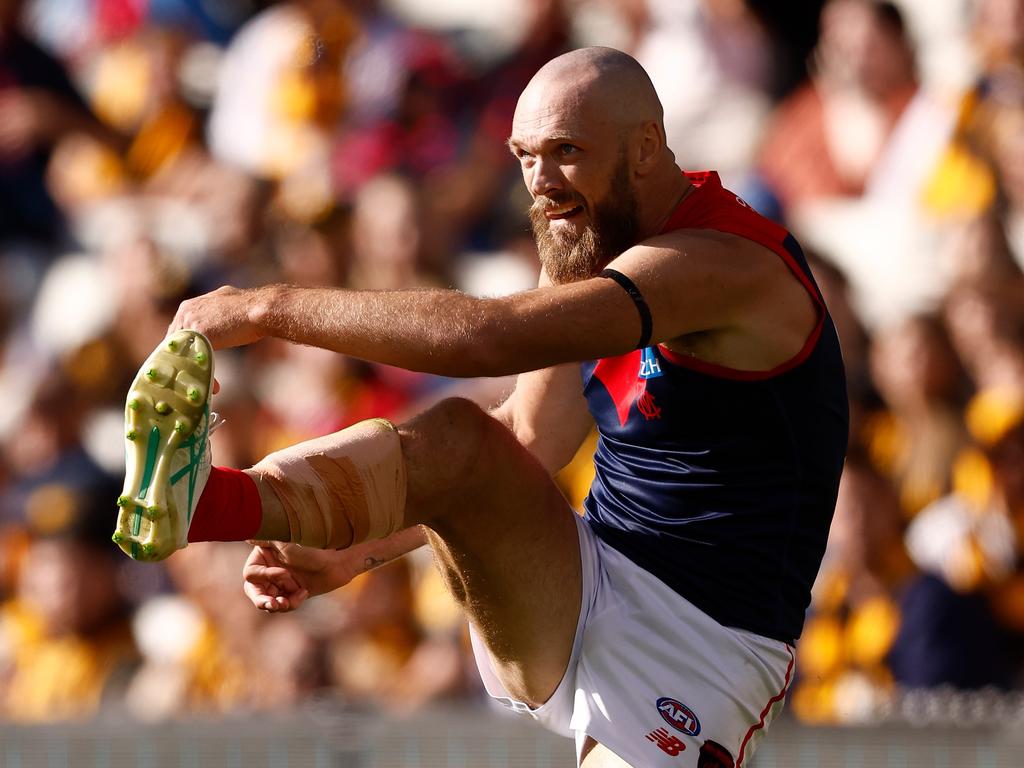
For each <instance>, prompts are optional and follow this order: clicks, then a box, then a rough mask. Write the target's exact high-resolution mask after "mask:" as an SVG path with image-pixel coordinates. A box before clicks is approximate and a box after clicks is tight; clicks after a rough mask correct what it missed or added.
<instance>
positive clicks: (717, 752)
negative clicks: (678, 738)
mask: <svg viewBox="0 0 1024 768" xmlns="http://www.w3.org/2000/svg"><path fill="white" fill-rule="evenodd" d="M697 768H736V763H735V761H734V760H733V759H732V754H731V753H730V752H729V750H728V749H726V748H725V747H723V746H722V745H721V744H719V743H718V742H717V741H711V739H708V740H707V741H705V742H704V744H702V745H701V748H700V754H699V755H698V756H697Z"/></svg>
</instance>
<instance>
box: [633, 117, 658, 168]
mask: <svg viewBox="0 0 1024 768" xmlns="http://www.w3.org/2000/svg"><path fill="white" fill-rule="evenodd" d="M664 149H665V134H664V132H663V131H662V130H661V126H660V125H658V123H657V122H655V121H654V120H649V121H647V122H646V123H644V124H643V125H642V126H641V128H640V132H639V140H638V141H637V144H636V173H637V175H638V176H646V175H647V174H648V173H650V172H651V171H652V170H654V169H655V168H657V167H658V165H659V163H660V160H661V153H662V151H663V150H664Z"/></svg>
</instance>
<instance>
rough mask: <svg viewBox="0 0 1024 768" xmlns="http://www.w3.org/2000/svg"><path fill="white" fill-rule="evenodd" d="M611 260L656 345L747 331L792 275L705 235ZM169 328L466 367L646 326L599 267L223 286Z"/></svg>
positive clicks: (504, 364) (527, 359)
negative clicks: (504, 287) (517, 280)
mask: <svg viewBox="0 0 1024 768" xmlns="http://www.w3.org/2000/svg"><path fill="white" fill-rule="evenodd" d="M611 266H612V267H613V268H615V269H618V270H620V271H621V272H623V273H625V274H627V275H628V276H629V277H631V278H632V279H633V281H634V282H635V283H636V284H637V285H638V286H639V288H640V290H641V292H642V293H643V295H644V297H645V299H646V301H647V304H648V305H649V307H650V311H651V314H652V316H653V318H654V333H653V336H652V338H651V342H652V343H654V342H659V341H664V340H668V339H672V338H675V337H677V336H680V335H683V334H690V333H695V332H698V331H708V330H714V329H723V328H736V329H740V328H742V327H743V326H744V325H746V324H748V323H749V322H750V317H751V308H752V307H754V306H755V305H756V304H757V302H759V301H760V302H762V303H763V296H764V294H765V293H766V292H770V290H771V283H772V281H778V279H779V278H780V276H781V277H782V278H783V279H785V280H786V281H793V278H792V277H791V276H790V275H789V274H788V273H787V272H786V270H785V267H783V266H781V263H780V262H779V260H778V259H777V258H776V257H775V256H774V255H772V254H767V253H764V252H756V253H755V252H752V251H751V249H748V248H737V247H735V246H730V245H728V244H724V243H723V242H721V240H720V239H719V238H715V237H708V236H705V235H702V234H699V233H685V234H680V233H671V235H666V236H662V237H659V238H655V239H653V240H651V241H648V242H647V243H645V244H641V245H638V246H634V247H633V248H630V249H629V250H628V251H626V252H625V253H624V254H622V256H620V257H618V258H617V259H615V261H613V262H612V264H611ZM780 270H781V271H780ZM794 284H795V281H794ZM798 290H802V289H800V288H799V286H798ZM762 309H763V308H762ZM172 328H175V329H176V328H194V329H195V330H198V331H201V332H202V333H204V334H206V335H207V336H208V337H209V338H210V340H211V341H212V342H213V344H214V346H215V347H230V346H237V345H240V344H248V343H250V342H253V341H256V340H257V339H259V338H262V337H264V336H273V337H277V338H282V339H287V340H289V341H294V342H297V343H300V344H309V345H312V346H317V347H322V348H325V349H332V350H335V351H337V352H341V353H344V354H347V355H352V356H354V357H359V358H362V359H366V360H372V361H375V362H380V363H386V364H389V365H395V366H400V367H403V368H409V369H413V370H419V371H426V372H430V373H437V374H441V375H447V376H467V377H468V376H497V375H504V374H509V373H521V372H523V371H533V370H538V369H541V368H547V367H550V366H553V365H557V364H560V363H567V362H578V361H580V360H589V359H595V358H599V357H608V356H612V355H618V354H623V353H625V352H628V351H630V350H631V349H633V348H635V347H636V344H637V340H638V339H639V338H640V328H641V325H640V318H639V315H638V312H637V308H636V306H635V305H634V304H633V301H632V300H631V299H630V298H629V296H628V295H627V294H626V292H625V291H624V290H623V289H622V288H621V287H620V286H619V285H618V284H616V283H615V282H614V281H612V280H608V279H605V278H601V277H596V278H591V279H589V280H582V281H580V282H575V283H570V284H567V285H556V286H544V287H540V288H537V289H535V290H532V291H524V292H522V293H518V294H514V295H512V296H507V297H503V298H497V299H479V298H474V297H472V296H467V295H465V294H462V293H459V292H458V291H450V290H409V291H348V290H342V289H328V288H294V287H289V286H279V285H278V286H268V287H265V288H257V289H252V290H239V289H236V288H230V287H225V288H221V289H218V290H217V291H214V292H213V293H211V294H207V295H205V296H200V297H199V298H196V299H191V300H189V301H186V302H184V303H183V304H182V305H181V307H180V308H179V309H178V313H177V315H176V316H175V319H174V323H173V324H172Z"/></svg>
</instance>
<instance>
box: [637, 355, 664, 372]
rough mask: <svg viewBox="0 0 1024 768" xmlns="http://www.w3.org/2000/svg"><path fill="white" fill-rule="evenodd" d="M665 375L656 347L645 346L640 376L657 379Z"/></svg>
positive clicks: (641, 356)
mask: <svg viewBox="0 0 1024 768" xmlns="http://www.w3.org/2000/svg"><path fill="white" fill-rule="evenodd" d="M661 375H663V374H662V371H661V363H659V362H658V355H657V354H655V352H654V347H644V349H643V351H642V352H641V353H640V373H639V376H638V377H639V378H641V379H656V378H658V377H659V376H661Z"/></svg>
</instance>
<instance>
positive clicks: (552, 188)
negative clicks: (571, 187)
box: [527, 156, 565, 197]
mask: <svg viewBox="0 0 1024 768" xmlns="http://www.w3.org/2000/svg"><path fill="white" fill-rule="evenodd" d="M527 183H528V186H529V187H530V192H531V193H532V194H533V196H534V197H541V196H548V195H549V193H551V192H560V191H562V190H563V189H565V177H564V176H563V175H562V171H561V169H559V167H558V163H556V162H554V160H552V159H550V158H545V157H541V156H538V157H537V158H536V160H535V162H534V163H533V167H532V168H531V169H530V177H529V179H528V180H527Z"/></svg>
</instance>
